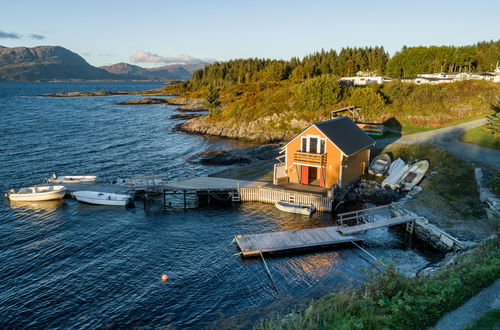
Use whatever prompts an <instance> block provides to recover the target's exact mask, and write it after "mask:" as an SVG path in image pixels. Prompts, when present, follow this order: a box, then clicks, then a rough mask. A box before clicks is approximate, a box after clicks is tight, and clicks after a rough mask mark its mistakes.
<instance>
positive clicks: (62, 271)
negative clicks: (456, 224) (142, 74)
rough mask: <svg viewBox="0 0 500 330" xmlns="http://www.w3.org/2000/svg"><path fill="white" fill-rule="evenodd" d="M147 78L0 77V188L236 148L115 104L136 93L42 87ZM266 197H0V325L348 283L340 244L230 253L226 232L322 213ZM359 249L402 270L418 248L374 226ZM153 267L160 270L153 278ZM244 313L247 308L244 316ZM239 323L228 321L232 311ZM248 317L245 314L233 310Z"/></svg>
mask: <svg viewBox="0 0 500 330" xmlns="http://www.w3.org/2000/svg"><path fill="white" fill-rule="evenodd" d="M157 87H160V85H159V84H155V83H0V115H1V118H2V120H1V121H0V132H1V137H2V147H1V160H2V161H1V164H2V166H0V185H1V188H2V192H3V193H5V192H6V191H7V190H8V188H11V187H21V186H26V185H29V184H33V183H37V182H40V181H41V180H42V179H43V178H46V177H48V176H49V175H50V174H51V173H52V172H57V173H60V174H95V175H98V177H99V180H100V181H101V182H109V181H110V180H112V179H115V178H123V177H130V176H137V175H165V176H167V177H168V178H170V179H181V178H186V177H190V176H195V175H202V174H208V173H210V172H213V171H215V170H218V169H220V168H210V167H202V166H200V165H195V164H189V163H187V162H186V159H187V158H188V157H189V156H190V155H192V154H194V153H197V152H201V151H208V150H219V149H230V148H238V147H241V146H242V144H241V143H236V142H230V141H227V140H223V139H204V138H203V137H200V136H192V135H186V134H182V133H174V132H172V128H173V126H174V125H176V124H177V123H178V122H175V121H171V120H169V119H168V117H169V116H171V115H172V114H175V112H174V111H173V110H174V109H175V107H171V106H162V105H153V106H118V105H115V104H116V103H118V102H122V101H125V100H129V99H133V98H138V97H140V96H133V95H119V96H109V97H82V98H48V97H41V96H37V95H41V94H45V93H56V92H64V91H95V90H111V91H127V90H144V89H149V88H157ZM331 223H332V220H331V218H330V216H328V215H316V216H315V217H313V218H311V219H309V218H306V217H302V216H298V215H297V216H295V215H290V214H285V213H280V212H279V211H277V210H276V209H275V208H274V206H272V205H266V204H259V203H246V204H242V205H241V206H234V207H232V208H225V209H217V208H211V209H206V208H205V209H196V210H189V211H185V212H184V211H181V210H179V211H174V212H169V213H151V212H145V211H144V210H143V208H142V207H141V205H140V204H137V207H136V208H135V209H131V210H124V209H121V208H112V207H111V208H110V207H98V206H90V205H83V204H78V203H77V202H75V201H74V200H68V199H67V200H65V201H60V202H38V203H20V204H19V203H9V202H8V201H6V200H5V199H3V198H2V199H1V200H0V274H1V275H0V325H1V326H2V328H5V327H60V328H69V327H74V328H95V327H99V326H116V327H131V326H151V327H157V326H168V325H173V326H174V327H178V328H186V327H192V328H195V327H199V326H201V325H214V324H218V322H221V320H223V319H225V318H227V317H236V316H240V317H242V321H241V322H244V320H245V319H255V318H256V317H258V316H259V315H260V313H259V311H261V310H265V307H266V306H268V305H279V304H280V302H281V301H286V303H287V304H290V303H292V304H293V303H295V302H298V301H300V300H301V297H310V296H311V294H312V292H327V291H331V290H339V289H342V288H345V287H349V286H353V285H357V284H358V283H360V282H361V281H363V280H364V279H365V276H366V275H365V274H366V272H367V271H369V270H373V267H372V266H371V265H370V262H372V260H369V258H368V257H367V256H366V255H365V254H364V253H363V252H361V251H360V250H358V249H355V248H352V247H351V246H343V247H342V248H339V249H335V250H330V251H320V252H315V253H307V254H300V255H295V256H290V255H288V256H281V257H279V258H276V257H273V258H269V259H268V260H267V262H268V266H269V268H270V271H271V273H272V274H273V277H274V280H275V281H276V286H277V288H278V292H276V290H275V289H274V288H273V286H272V284H271V282H270V279H269V277H268V276H267V273H266V272H265V270H264V268H263V265H262V262H261V261H259V260H242V259H241V258H240V257H238V256H232V254H234V253H236V252H237V251H236V248H235V247H234V246H231V247H227V245H228V244H229V243H230V242H231V240H232V238H233V237H234V236H235V235H238V234H248V233H259V232H268V231H275V230H287V229H298V228H308V227H315V226H325V225H331ZM368 238H369V239H368V242H367V243H366V244H365V248H366V249H368V250H369V251H370V253H372V254H374V255H375V256H377V257H384V258H385V260H390V261H393V262H396V263H397V264H398V265H399V266H400V267H401V269H405V270H409V271H410V270H412V269H415V268H418V267H419V266H421V265H423V264H425V262H426V260H425V259H424V258H423V257H421V256H419V255H418V254H416V253H414V252H412V251H401V250H399V249H398V247H399V246H400V243H401V242H400V239H399V238H397V237H395V236H394V235H392V234H391V233H388V232H387V230H386V229H380V230H376V231H373V232H371V233H370V234H369V237H368ZM162 274H168V275H169V281H168V282H167V283H162V282H161V280H160V277H161V275H162ZM246 315H250V316H246ZM238 322H239V321H238ZM241 324H244V325H245V324H246V325H248V324H250V323H241Z"/></svg>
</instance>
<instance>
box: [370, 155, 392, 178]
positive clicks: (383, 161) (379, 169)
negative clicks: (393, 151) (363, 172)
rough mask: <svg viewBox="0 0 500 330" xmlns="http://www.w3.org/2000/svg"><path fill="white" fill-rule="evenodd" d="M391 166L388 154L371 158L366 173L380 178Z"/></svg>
mask: <svg viewBox="0 0 500 330" xmlns="http://www.w3.org/2000/svg"><path fill="white" fill-rule="evenodd" d="M390 165H391V157H390V156H389V155H388V154H381V155H378V156H377V157H375V158H373V160H372V162H371V164H370V167H368V173H369V174H371V175H375V176H382V175H383V174H384V173H385V172H386V171H387V169H388V168H389V166H390Z"/></svg>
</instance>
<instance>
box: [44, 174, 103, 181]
mask: <svg viewBox="0 0 500 330" xmlns="http://www.w3.org/2000/svg"><path fill="white" fill-rule="evenodd" d="M96 178H97V176H95V175H61V176H58V175H57V174H55V173H54V174H52V176H51V177H50V178H49V179H48V180H47V181H48V182H49V183H88V182H94V181H95V180H96Z"/></svg>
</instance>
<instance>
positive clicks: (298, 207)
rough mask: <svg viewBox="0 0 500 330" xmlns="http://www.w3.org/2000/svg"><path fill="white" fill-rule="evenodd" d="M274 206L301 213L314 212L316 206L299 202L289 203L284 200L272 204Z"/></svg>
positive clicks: (308, 213) (282, 209)
mask: <svg viewBox="0 0 500 330" xmlns="http://www.w3.org/2000/svg"><path fill="white" fill-rule="evenodd" d="M274 205H275V206H276V208H277V209H278V210H280V211H283V212H288V213H297V214H303V215H309V216H310V215H311V214H313V213H314V212H316V207H314V205H311V204H309V205H304V204H299V203H291V202H286V201H279V202H276V203H275V204H274Z"/></svg>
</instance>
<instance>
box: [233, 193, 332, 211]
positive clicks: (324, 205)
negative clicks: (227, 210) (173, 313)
mask: <svg viewBox="0 0 500 330" xmlns="http://www.w3.org/2000/svg"><path fill="white" fill-rule="evenodd" d="M239 195H240V199H241V201H242V202H262V203H270V204H274V203H276V202H278V201H293V202H295V203H300V204H312V205H314V206H315V207H316V210H318V211H322V212H330V211H331V210H332V203H333V198H331V197H323V196H318V195H313V194H306V193H299V192H295V191H287V190H280V189H273V188H266V187H259V188H240V189H239Z"/></svg>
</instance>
